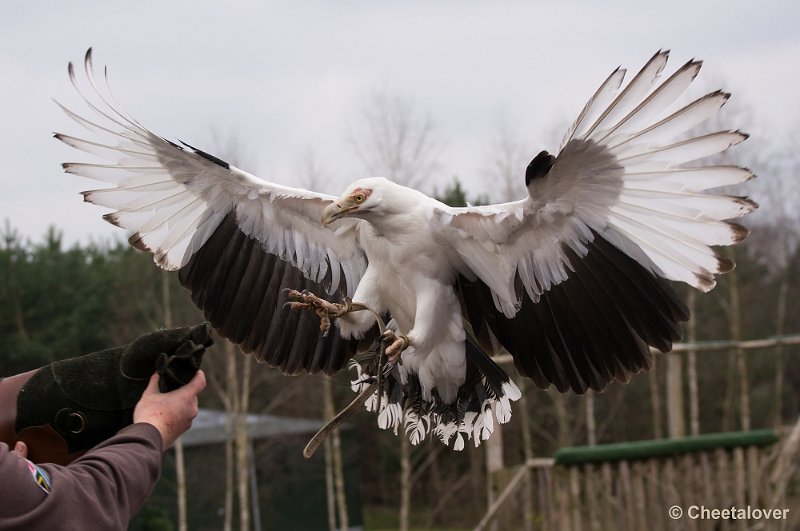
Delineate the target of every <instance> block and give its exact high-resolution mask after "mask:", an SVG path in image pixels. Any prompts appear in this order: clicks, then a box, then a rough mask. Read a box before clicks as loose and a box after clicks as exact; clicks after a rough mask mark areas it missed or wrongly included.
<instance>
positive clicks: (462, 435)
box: [350, 339, 522, 451]
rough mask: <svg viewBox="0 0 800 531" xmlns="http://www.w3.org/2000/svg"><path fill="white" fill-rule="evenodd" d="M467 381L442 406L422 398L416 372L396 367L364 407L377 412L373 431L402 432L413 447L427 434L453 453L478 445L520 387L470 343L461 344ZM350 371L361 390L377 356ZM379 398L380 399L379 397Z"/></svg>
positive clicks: (507, 414) (502, 419)
mask: <svg viewBox="0 0 800 531" xmlns="http://www.w3.org/2000/svg"><path fill="white" fill-rule="evenodd" d="M466 356H467V379H466V381H465V383H464V384H463V385H462V386H461V387H460V388H459V391H458V397H457V398H456V400H455V401H454V402H453V403H450V404H447V403H445V402H444V401H443V400H442V399H441V398H440V396H439V394H438V393H437V392H436V389H434V390H433V393H432V399H431V400H430V401H429V400H426V399H425V398H424V397H423V392H422V386H421V384H420V381H419V378H418V377H417V375H416V374H410V373H406V372H405V371H404V370H403V368H402V366H401V365H396V366H395V367H394V368H393V369H392V370H391V371H390V372H389V373H388V374H386V375H384V376H383V377H382V379H381V386H380V389H378V390H377V391H376V392H375V394H373V395H372V396H371V397H370V398H369V399H368V400H367V402H366V403H365V404H364V407H366V409H367V411H373V412H376V413H377V415H378V427H380V428H381V429H385V430H388V429H391V430H393V431H394V433H395V435H397V434H398V433H399V431H400V428H401V426H402V429H403V432H404V434H405V436H406V437H408V439H409V441H410V442H411V444H413V445H417V444H420V443H421V442H422V441H424V440H425V438H426V437H428V436H429V435H430V434H433V435H435V436H436V437H437V438H438V439H439V440H440V441H442V443H443V444H445V445H446V446H448V447H450V448H452V449H453V450H456V451H460V450H463V449H464V447H465V445H466V442H467V441H469V440H472V442H473V444H474V445H475V446H476V447H477V446H479V445H480V444H481V442H482V441H485V440H486V439H488V438H489V437H490V436H491V434H492V433H493V432H494V426H495V420H496V421H497V422H498V423H500V424H505V423H506V422H508V421H509V420H510V419H511V402H512V401H516V400H518V399H519V398H520V397H521V396H522V395H521V393H520V390H519V388H518V387H517V386H516V384H514V382H513V381H512V380H511V379H510V378H509V377H508V375H507V374H506V373H505V371H503V369H501V368H500V367H499V366H498V365H497V364H496V363H495V362H494V361H492V359H491V358H490V357H489V356H487V355H486V353H484V352H483V351H482V350H481V349H480V347H478V346H477V345H476V344H475V343H474V342H473V341H472V340H471V339H468V340H467V342H466ZM350 367H351V369H353V370H354V371H355V374H356V377H355V379H354V380H352V381H351V388H352V389H353V391H354V392H357V393H358V392H361V391H363V390H364V389H366V388H367V386H369V385H370V384H372V383H373V382H375V381H376V378H377V370H378V368H377V357H374V356H373V357H368V358H367V359H365V360H362V361H360V362H357V361H355V360H351V362H350ZM379 394H380V399H379V396H378V395H379Z"/></svg>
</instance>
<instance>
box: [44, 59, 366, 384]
mask: <svg viewBox="0 0 800 531" xmlns="http://www.w3.org/2000/svg"><path fill="white" fill-rule="evenodd" d="M84 65H85V71H86V78H87V81H88V83H89V87H90V89H91V90H90V94H91V96H92V97H91V98H90V97H87V96H86V95H84V92H83V91H82V90H81V88H80V87H79V84H78V82H77V80H76V77H75V73H74V69H73V66H72V64H70V65H69V76H70V80H71V81H72V83H73V85H74V86H75V88H76V90H77V91H78V93H79V94H80V95H81V97H82V98H83V100H84V102H85V103H86V105H87V107H88V109H89V110H91V112H92V113H93V117H92V119H91V120H90V119H87V118H84V117H82V116H80V115H78V114H76V113H74V112H72V111H70V110H69V109H67V108H65V107H63V106H62V109H63V110H64V111H65V112H66V113H67V114H68V115H69V116H70V117H72V118H73V119H74V120H75V121H76V122H78V123H79V124H80V125H82V126H83V127H85V128H86V129H87V130H88V131H89V132H90V133H92V134H93V139H92V140H85V139H81V138H77V137H74V136H68V135H63V134H56V137H57V138H58V139H59V140H61V141H63V142H65V143H66V144H68V145H70V146H72V147H74V148H77V149H79V150H82V151H85V152H87V153H90V154H92V155H96V156H98V157H100V158H102V159H104V160H105V161H106V162H104V163H65V164H64V165H63V166H64V169H65V170H66V171H67V172H68V173H75V174H78V175H82V176H84V177H89V178H91V179H96V180H99V181H103V182H106V183H110V184H111V185H112V186H111V187H109V188H104V189H100V190H92V191H88V192H84V194H83V195H84V199H85V200H86V201H88V202H90V203H94V204H97V205H100V206H104V207H108V208H111V209H113V210H114V211H113V212H111V213H109V214H106V215H105V216H103V217H104V218H105V219H106V220H107V221H109V222H111V223H113V224H115V225H118V226H120V227H123V228H125V229H128V230H129V231H131V232H132V233H133V235H132V236H131V237H130V240H129V241H130V243H131V245H133V246H134V247H136V248H138V249H141V250H143V251H147V252H151V253H153V257H154V261H155V262H156V263H157V264H158V265H159V266H161V267H162V268H164V269H167V270H178V271H179V278H180V281H181V283H182V284H183V285H184V286H185V287H186V288H188V289H189V290H190V291H191V293H192V299H193V301H194V302H195V303H196V304H197V305H198V307H200V308H201V309H202V310H203V312H204V313H205V315H206V318H207V319H208V320H209V321H210V322H211V325H212V326H214V328H216V329H217V331H218V332H219V333H220V334H221V335H222V336H224V337H227V338H229V339H230V340H232V341H233V342H235V343H237V344H239V345H240V346H241V347H242V349H243V350H244V351H245V352H252V353H254V354H255V355H256V357H257V358H258V359H259V360H263V361H266V362H268V363H269V364H270V365H272V366H278V367H280V368H281V369H282V370H284V371H285V372H289V373H294V372H298V371H301V370H306V371H309V372H317V371H320V370H324V371H325V372H327V373H332V372H334V371H336V370H338V369H340V368H341V367H342V366H343V365H344V363H345V361H346V360H347V359H348V358H349V357H350V355H352V353H353V348H354V344H353V343H350V342H347V341H345V340H343V339H342V338H341V337H339V334H338V329H336V327H334V330H331V333H330V334H329V335H328V336H327V337H324V338H323V337H322V336H321V334H320V332H319V321H318V319H317V318H316V316H314V315H313V314H312V313H311V312H297V311H291V310H289V309H288V308H284V302H286V295H285V293H284V290H285V289H286V288H292V289H297V290H302V289H309V290H311V291H314V292H317V293H320V292H322V291H323V290H324V291H326V292H327V293H328V294H329V295H330V297H331V298H332V299H333V300H341V299H342V298H343V297H344V296H345V295H349V294H352V293H353V292H354V291H355V287H356V285H357V284H358V282H359V280H360V278H361V276H362V275H363V273H364V271H365V269H366V265H367V261H366V257H365V255H364V253H363V251H362V249H361V248H360V247H359V246H358V244H357V242H356V238H355V235H354V233H355V232H356V231H357V230H358V223H359V222H358V221H357V220H349V221H343V222H340V223H338V224H337V227H336V229H335V230H333V229H330V228H325V227H323V226H322V225H321V223H320V219H321V217H322V211H323V210H324V208H325V207H326V206H327V205H328V204H330V203H331V202H332V201H333V200H334V198H333V197H330V196H327V195H323V194H318V193H314V192H309V191H305V190H301V189H298V188H291V187H286V186H279V185H276V184H273V183H269V182H267V181H263V180H261V179H258V178H257V177H255V176H253V175H250V174H248V173H247V172H244V171H242V170H240V169H238V168H236V167H234V166H232V165H230V164H228V163H226V162H224V161H222V160H220V159H218V158H216V157H214V156H213V155H210V154H208V153H205V152H203V151H201V150H199V149H195V148H193V147H191V146H189V145H188V144H183V145H178V144H176V143H173V142H170V141H168V140H165V139H163V138H161V137H159V136H157V135H155V134H153V133H152V132H150V131H148V130H147V129H145V128H144V127H143V126H141V125H140V124H139V123H138V122H136V121H135V120H134V119H133V118H131V117H130V116H128V115H127V114H126V113H125V112H124V111H122V110H121V109H120V108H119V106H118V105H116V104H114V103H113V98H111V95H110V93H109V94H108V95H104V94H103V92H101V91H100V90H98V87H97V85H96V84H95V81H94V78H93V74H92V70H93V68H92V55H91V49H90V50H89V51H88V52H87V53H86V58H85V61H84ZM59 105H60V104H59Z"/></svg>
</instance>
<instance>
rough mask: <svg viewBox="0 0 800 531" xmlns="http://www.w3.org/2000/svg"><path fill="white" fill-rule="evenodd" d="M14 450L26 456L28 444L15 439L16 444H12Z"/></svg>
mask: <svg viewBox="0 0 800 531" xmlns="http://www.w3.org/2000/svg"><path fill="white" fill-rule="evenodd" d="M14 451H15V452H17V453H18V454H19V455H21V456H22V457H28V445H27V444H25V443H24V442H22V441H17V444H15V445H14Z"/></svg>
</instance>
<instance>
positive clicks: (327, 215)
mask: <svg viewBox="0 0 800 531" xmlns="http://www.w3.org/2000/svg"><path fill="white" fill-rule="evenodd" d="M357 208H358V205H348V206H345V207H343V206H342V205H340V204H339V202H338V201H336V202H334V203H331V204H330V205H328V206H327V207H325V210H323V211H322V219H321V220H320V221H321V222H322V225H323V226H327V225H330V224H331V223H332V222H334V221H336V220H337V219H339V218H343V217H345V216H347V215H348V214H349V213H350V212H352V211H353V210H355V209H357Z"/></svg>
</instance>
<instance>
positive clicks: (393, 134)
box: [349, 90, 442, 187]
mask: <svg viewBox="0 0 800 531" xmlns="http://www.w3.org/2000/svg"><path fill="white" fill-rule="evenodd" d="M349 136H350V143H351V145H352V147H353V150H354V151H355V154H356V156H357V157H358V159H359V160H360V161H361V164H362V165H363V167H364V169H365V170H366V171H367V173H368V174H369V175H371V176H383V177H387V178H389V179H391V180H393V181H394V182H396V183H398V184H402V185H405V186H410V187H419V186H422V185H424V184H427V180H429V179H430V178H431V177H432V176H433V175H434V174H435V173H436V171H437V170H438V169H439V157H440V155H441V149H442V146H441V144H440V143H439V142H438V141H437V140H436V135H435V129H434V126H433V122H432V121H431V119H430V117H429V116H428V115H425V114H421V113H419V111H417V109H416V108H415V107H414V105H413V104H412V103H411V101H410V100H409V99H407V98H404V97H402V96H398V95H397V94H393V93H390V92H388V91H387V90H373V91H371V92H369V93H368V94H367V96H366V97H365V98H364V100H363V102H362V103H361V106H360V108H359V122H358V123H357V127H356V128H355V129H353V130H351V132H350V135H349Z"/></svg>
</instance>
